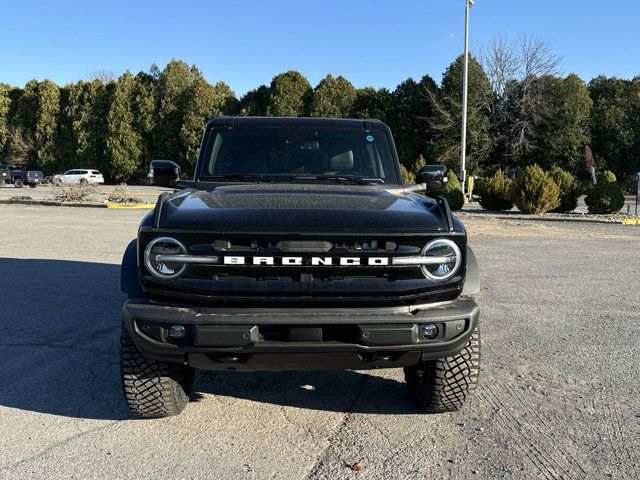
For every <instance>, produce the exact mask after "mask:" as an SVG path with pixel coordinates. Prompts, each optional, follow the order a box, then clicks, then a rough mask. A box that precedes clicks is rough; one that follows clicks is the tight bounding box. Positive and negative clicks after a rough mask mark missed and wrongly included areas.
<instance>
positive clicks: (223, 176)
mask: <svg viewBox="0 0 640 480" xmlns="http://www.w3.org/2000/svg"><path fill="white" fill-rule="evenodd" d="M200 178H201V179H202V180H209V179H211V180H218V179H220V180H240V181H241V182H246V181H250V180H257V181H259V182H261V181H262V180H263V178H264V176H263V175H255V174H253V173H220V174H218V175H207V176H205V177H200Z"/></svg>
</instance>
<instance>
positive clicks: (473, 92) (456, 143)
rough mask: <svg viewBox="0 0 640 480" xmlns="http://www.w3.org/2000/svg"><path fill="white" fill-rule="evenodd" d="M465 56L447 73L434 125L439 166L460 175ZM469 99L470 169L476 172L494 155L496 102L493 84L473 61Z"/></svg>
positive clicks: (435, 148) (436, 100) (436, 109)
mask: <svg viewBox="0 0 640 480" xmlns="http://www.w3.org/2000/svg"><path fill="white" fill-rule="evenodd" d="M463 71H464V57H463V56H460V57H458V58H457V59H456V60H455V61H454V62H453V63H452V64H451V65H450V66H449V67H448V68H447V70H446V71H445V73H444V75H443V78H442V85H441V88H440V89H439V90H438V93H437V95H435V96H432V99H433V100H434V109H433V116H432V117H431V122H430V123H431V125H432V128H433V130H434V139H433V151H434V156H435V158H436V160H437V162H438V163H443V164H446V165H447V166H448V168H449V169H450V170H452V171H454V172H456V173H459V170H460V156H461V152H460V141H461V125H462V87H463V85H462V84H463ZM468 92H469V94H468V100H467V167H466V168H467V170H468V171H469V172H475V171H477V170H478V167H479V165H480V164H482V163H484V162H486V160H487V159H488V158H489V156H490V153H491V146H492V141H491V131H490V126H491V124H490V121H489V112H490V107H491V100H492V96H493V94H492V90H491V84H490V82H489V79H488V77H487V76H486V74H485V73H484V70H483V69H482V66H481V65H480V64H479V63H478V62H477V61H476V60H475V59H474V58H473V57H471V58H470V59H469V82H468Z"/></svg>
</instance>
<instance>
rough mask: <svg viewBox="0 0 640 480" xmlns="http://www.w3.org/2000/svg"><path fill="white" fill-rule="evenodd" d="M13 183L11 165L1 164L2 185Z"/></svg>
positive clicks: (0, 181)
mask: <svg viewBox="0 0 640 480" xmlns="http://www.w3.org/2000/svg"><path fill="white" fill-rule="evenodd" d="M7 183H11V170H9V165H0V187H1V186H3V185H5V184H7Z"/></svg>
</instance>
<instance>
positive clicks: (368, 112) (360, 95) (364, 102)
mask: <svg viewBox="0 0 640 480" xmlns="http://www.w3.org/2000/svg"><path fill="white" fill-rule="evenodd" d="M392 102H393V100H392V96H391V92H389V90H387V89H386V88H381V89H379V90H376V89H375V88H372V87H365V88H360V89H359V90H358V91H357V92H356V99H355V101H354V103H353V107H352V108H351V117H353V118H376V119H378V120H381V121H383V122H385V123H387V122H388V121H389V115H390V113H391V108H392Z"/></svg>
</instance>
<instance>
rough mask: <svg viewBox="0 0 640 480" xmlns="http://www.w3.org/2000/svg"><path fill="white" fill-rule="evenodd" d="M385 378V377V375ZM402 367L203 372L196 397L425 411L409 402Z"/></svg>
mask: <svg viewBox="0 0 640 480" xmlns="http://www.w3.org/2000/svg"><path fill="white" fill-rule="evenodd" d="M382 375H385V376H382ZM398 375H400V376H401V375H402V371H401V370H398V369H393V370H391V369H389V370H378V371H375V372H373V371H372V372H368V371H352V370H347V371H329V372H320V371H318V372H315V371H314V372H198V376H197V377H196V384H195V390H196V394H195V395H194V396H195V399H196V400H198V397H201V396H202V394H203V393H208V394H213V395H219V396H221V397H228V398H236V399H244V400H251V401H254V402H259V403H267V404H273V405H281V406H288V407H297V408H305V409H310V410H323V411H331V412H343V413H346V412H351V413H377V414H394V415H398V414H408V415H415V414H416V413H419V412H418V410H417V409H416V408H415V407H413V406H412V405H411V404H410V403H409V400H408V396H407V387H406V385H405V383H404V381H399V380H396V379H394V378H389V376H394V377H395V376H398Z"/></svg>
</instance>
